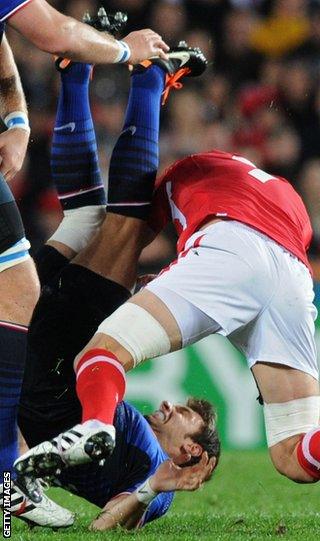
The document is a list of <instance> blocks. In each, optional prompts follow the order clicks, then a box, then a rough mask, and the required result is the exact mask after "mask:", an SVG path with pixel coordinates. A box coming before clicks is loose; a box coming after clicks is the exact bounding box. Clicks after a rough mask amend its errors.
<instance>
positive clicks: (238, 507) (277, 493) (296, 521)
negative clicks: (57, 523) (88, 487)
mask: <svg viewBox="0 0 320 541" xmlns="http://www.w3.org/2000/svg"><path fill="white" fill-rule="evenodd" d="M50 495H51V496H53V497H54V499H55V500H56V501H58V502H59V503H60V504H61V505H65V506H67V507H69V508H70V509H72V510H73V511H75V512H76V513H77V515H78V518H77V520H76V523H75V525H74V526H73V527H72V528H68V529H66V530H59V531H57V532H52V531H51V530H44V529H41V528H35V529H33V530H32V531H30V530H28V528H27V526H25V525H24V524H22V523H21V522H20V521H18V520H17V519H13V521H12V530H13V532H12V537H11V539H14V541H31V540H32V541H52V540H55V541H60V540H61V541H92V540H94V539H95V540H97V541H101V540H102V539H104V540H106V539H108V540H109V539H110V540H111V541H112V540H115V539H124V540H127V541H131V540H134V541H136V540H138V539H141V541H164V540H166V541H196V540H197V541H199V540H203V541H204V540H207V541H227V540H228V541H237V540H239V541H240V540H241V541H247V540H259V541H260V540H261V541H264V540H266V541H267V540H268V541H269V540H278V541H279V540H290V541H301V540H306V541H313V540H314V541H315V540H317V541H319V540H320V512H319V510H320V483H319V485H318V484H314V485H296V484H294V483H292V482H290V481H288V480H287V479H285V478H284V477H281V476H280V475H279V474H277V473H276V472H275V471H274V469H273V467H272V465H271V463H270V460H269V458H268V455H267V453H266V452H264V451H255V452H249V451H237V452H235V451H233V452H225V453H223V455H222V459H221V463H220V465H219V468H218V471H217V472H216V474H215V475H214V477H213V479H212V481H211V482H210V483H208V484H207V486H206V487H205V488H203V489H202V490H200V491H198V492H189V493H186V492H185V493H180V494H178V495H177V496H176V498H175V503H174V505H173V506H172V508H171V511H170V512H169V513H168V514H167V515H166V516H165V517H164V518H163V519H160V520H157V521H155V522H153V523H150V525H148V526H146V527H145V528H143V529H142V530H139V531H137V532H126V531H124V530H120V529H119V530H116V531H114V532H111V533H110V532H104V533H98V534H97V533H95V534H94V533H90V532H88V531H87V530H86V526H87V525H88V523H89V522H90V520H91V519H92V518H93V517H94V516H95V514H96V513H97V511H98V510H97V508H95V507H94V506H91V505H89V504H87V503H86V502H84V501H83V500H81V499H79V498H76V497H75V496H72V495H70V494H67V493H65V492H63V491H59V490H57V489H53V490H51V491H50Z"/></svg>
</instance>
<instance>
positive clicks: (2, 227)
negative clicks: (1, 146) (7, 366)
mask: <svg viewBox="0 0 320 541" xmlns="http://www.w3.org/2000/svg"><path fill="white" fill-rule="evenodd" d="M29 247H30V244H29V242H28V241H27V239H26V238H25V236H24V227H23V224H22V220H21V216H20V213H19V210H18V208H17V205H16V203H15V201H14V198H13V195H12V193H11V191H10V189H9V187H8V185H7V184H6V182H5V181H4V180H3V178H2V177H1V176H0V319H6V320H8V321H13V322H16V323H21V324H28V323H29V320H30V317H31V314H32V310H33V308H34V305H35V303H36V301H37V297H38V295H39V282H38V278H37V273H36V270H35V266H34V264H33V261H32V260H31V258H30V255H29Z"/></svg>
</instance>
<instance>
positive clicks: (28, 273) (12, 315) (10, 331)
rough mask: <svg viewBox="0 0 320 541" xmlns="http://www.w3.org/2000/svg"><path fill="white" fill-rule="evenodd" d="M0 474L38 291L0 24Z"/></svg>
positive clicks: (11, 77)
mask: <svg viewBox="0 0 320 541" xmlns="http://www.w3.org/2000/svg"><path fill="white" fill-rule="evenodd" d="M0 116H1V118H2V120H3V122H4V124H5V125H6V127H7V129H6V130H5V131H3V132H2V133H1V134H0V475H1V476H2V472H3V471H11V468H12V465H13V462H14V460H15V459H16V457H17V456H18V442H17V422H16V416H17V409H18V403H19V395H20V389H21V384H22V377H23V369H24V364H25V356H26V344H27V329H28V324H29V322H30V318H31V315H32V312H33V309H34V306H35V304H36V302H37V299H38V295H39V282H38V278H37V274H36V270H35V266H34V264H33V262H32V260H31V258H30V256H29V252H28V249H29V246H30V245H29V242H28V241H27V239H26V238H25V232H24V228H23V224H22V220H21V216H20V213H19V210H18V208H17V205H16V203H15V201H14V198H13V195H12V193H11V191H10V188H9V186H8V185H7V182H8V181H10V180H11V179H12V177H13V176H14V175H15V173H16V172H17V171H18V170H19V169H20V168H21V166H22V163H23V160H24V157H25V153H26V149H27V145H28V141H29V134H30V129H29V126H28V112H27V105H26V101H25V97H24V93H23V90H22V86H21V81H20V78H19V74H18V70H17V67H16V65H15V62H14V58H13V55H12V51H11V49H10V46H9V44H8V41H7V39H6V36H5V34H4V24H2V23H0Z"/></svg>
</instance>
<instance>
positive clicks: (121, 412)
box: [115, 401, 168, 469]
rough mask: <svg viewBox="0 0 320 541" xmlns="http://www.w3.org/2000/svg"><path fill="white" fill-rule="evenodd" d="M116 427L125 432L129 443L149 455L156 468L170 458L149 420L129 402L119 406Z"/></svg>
mask: <svg viewBox="0 0 320 541" xmlns="http://www.w3.org/2000/svg"><path fill="white" fill-rule="evenodd" d="M115 427H116V430H119V431H123V430H125V432H126V440H127V443H128V444H131V445H132V446H134V447H136V448H139V449H140V450H141V451H143V452H144V453H145V454H147V455H148V456H149V459H150V461H151V465H152V466H154V467H156V466H158V465H159V464H160V463H161V462H163V461H164V460H166V459H167V458H168V457H167V455H166V453H165V452H164V451H163V449H162V447H161V446H160V443H159V441H158V439H157V437H156V436H155V434H154V432H153V430H152V429H151V427H150V425H149V423H148V421H147V419H146V418H145V417H144V416H143V415H142V413H140V412H139V411H138V410H137V409H136V408H135V407H134V406H132V405H131V404H129V403H128V402H125V401H123V402H121V403H120V404H119V405H118V407H117V410H116V417H115ZM152 469H153V468H152Z"/></svg>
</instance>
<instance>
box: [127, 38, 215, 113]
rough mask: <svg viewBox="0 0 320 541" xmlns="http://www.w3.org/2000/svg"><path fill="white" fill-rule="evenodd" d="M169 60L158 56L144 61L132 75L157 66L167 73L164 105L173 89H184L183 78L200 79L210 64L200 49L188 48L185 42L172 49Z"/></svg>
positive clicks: (133, 70)
mask: <svg viewBox="0 0 320 541" xmlns="http://www.w3.org/2000/svg"><path fill="white" fill-rule="evenodd" d="M167 56H168V60H164V59H163V58H159V57H157V56H155V57H152V58H149V59H148V60H143V61H142V62H140V63H139V64H135V65H134V66H133V67H132V73H135V72H139V71H140V72H141V71H144V70H147V69H148V68H149V67H150V66H152V65H156V66H159V67H160V68H162V69H163V70H164V71H165V72H166V82H165V89H164V92H163V95H162V105H164V104H165V102H166V100H167V98H168V95H169V92H170V90H171V89H172V88H175V89H177V90H179V89H180V88H182V83H181V81H180V80H181V79H182V78H183V77H198V76H199V75H202V73H204V71H205V70H206V68H207V65H208V62H207V59H206V57H205V56H204V54H203V52H202V51H201V49H199V47H188V44H187V43H186V42H185V41H180V43H179V44H178V46H177V47H174V48H172V49H171V50H170V51H169V52H168V53H167Z"/></svg>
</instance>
